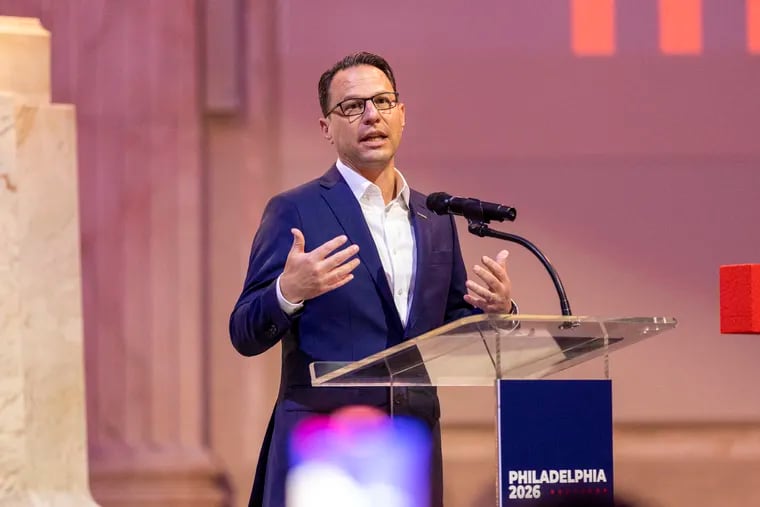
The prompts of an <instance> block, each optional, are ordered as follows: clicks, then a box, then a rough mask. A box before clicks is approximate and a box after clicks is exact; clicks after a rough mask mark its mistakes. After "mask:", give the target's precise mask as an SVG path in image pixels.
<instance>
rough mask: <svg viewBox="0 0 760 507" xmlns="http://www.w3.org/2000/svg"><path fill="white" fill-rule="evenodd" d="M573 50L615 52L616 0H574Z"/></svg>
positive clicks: (584, 53) (604, 53)
mask: <svg viewBox="0 0 760 507" xmlns="http://www.w3.org/2000/svg"><path fill="white" fill-rule="evenodd" d="M571 12H572V37H573V52H574V53H575V54H576V55H611V54H614V53H615V0H572V5H571Z"/></svg>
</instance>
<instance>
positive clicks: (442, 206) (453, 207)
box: [425, 192, 517, 222]
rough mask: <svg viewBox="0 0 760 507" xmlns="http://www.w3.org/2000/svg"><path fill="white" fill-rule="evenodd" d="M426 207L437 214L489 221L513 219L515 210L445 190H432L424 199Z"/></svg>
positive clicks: (515, 213) (515, 214)
mask: <svg viewBox="0 0 760 507" xmlns="http://www.w3.org/2000/svg"><path fill="white" fill-rule="evenodd" d="M425 204H426V205H427V207H428V209H429V210H430V211H432V212H434V213H436V214H438V215H447V214H451V215H462V216H463V217H465V218H466V219H467V220H475V221H477V222H490V221H491V220H498V221H499V222H503V221H504V220H509V221H510V222H512V221H514V219H515V218H516V217H517V210H516V209H515V208H510V207H509V206H504V205H502V204H496V203H493V202H486V201H481V200H479V199H474V198H472V197H452V196H450V195H449V194H447V193H446V192H433V193H432V194H430V195H429V196H428V198H427V201H425Z"/></svg>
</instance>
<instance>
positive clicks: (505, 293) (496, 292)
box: [464, 250, 512, 313]
mask: <svg viewBox="0 0 760 507" xmlns="http://www.w3.org/2000/svg"><path fill="white" fill-rule="evenodd" d="M508 255H509V252H508V251H506V250H502V251H501V252H499V253H498V254H497V255H496V259H495V260H494V259H491V258H490V257H488V256H486V255H484V256H483V257H482V259H481V262H482V263H483V266H480V265H476V266H475V268H474V270H475V274H476V275H478V277H480V279H481V280H482V284H479V283H476V282H474V281H472V280H467V284H466V285H467V289H468V290H469V291H470V293H469V294H465V296H464V300H465V301H467V302H468V303H470V304H471V305H472V306H475V307H477V308H480V309H481V310H483V311H484V312H486V313H509V312H510V310H511V309H512V299H511V295H512V282H511V281H510V280H509V275H507V256H508Z"/></svg>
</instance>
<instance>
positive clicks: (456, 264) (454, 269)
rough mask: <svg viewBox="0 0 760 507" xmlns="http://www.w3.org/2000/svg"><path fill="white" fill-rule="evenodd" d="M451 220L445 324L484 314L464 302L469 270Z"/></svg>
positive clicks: (451, 218) (451, 217) (454, 225)
mask: <svg viewBox="0 0 760 507" xmlns="http://www.w3.org/2000/svg"><path fill="white" fill-rule="evenodd" d="M450 220H451V234H452V241H453V244H452V262H451V285H450V286H449V294H448V298H447V300H446V313H445V314H444V324H446V323H449V322H451V321H453V320H457V319H461V318H463V317H469V316H470V315H475V314H479V313H483V311H482V310H480V309H479V308H475V307H474V306H472V305H471V304H469V303H468V302H467V301H465V300H464V295H465V294H467V287H466V286H465V282H466V281H467V270H466V269H465V267H464V259H462V249H461V247H460V246H459V235H458V234H457V227H456V223H455V222H454V217H453V216H450Z"/></svg>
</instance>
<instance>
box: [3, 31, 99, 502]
mask: <svg viewBox="0 0 760 507" xmlns="http://www.w3.org/2000/svg"><path fill="white" fill-rule="evenodd" d="M0 61H1V62H2V65H1V66H0V407H2V411H0V505H13V506H24V505H30V506H31V505H34V506H39V507H42V506H56V507H68V506H75V505H76V506H91V505H95V503H94V502H93V500H92V498H91V497H90V491H89V480H88V473H87V441H86V430H85V407H84V369H83V365H82V362H83V355H84V354H83V351H82V336H83V329H82V288H81V276H80V255H79V210H78V204H77V203H78V197H77V163H76V127H75V118H74V108H73V107H72V106H69V105H61V104H51V103H50V34H49V33H48V32H47V31H46V30H45V29H44V28H42V26H41V25H40V23H39V21H38V20H36V19H27V18H10V17H0Z"/></svg>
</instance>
